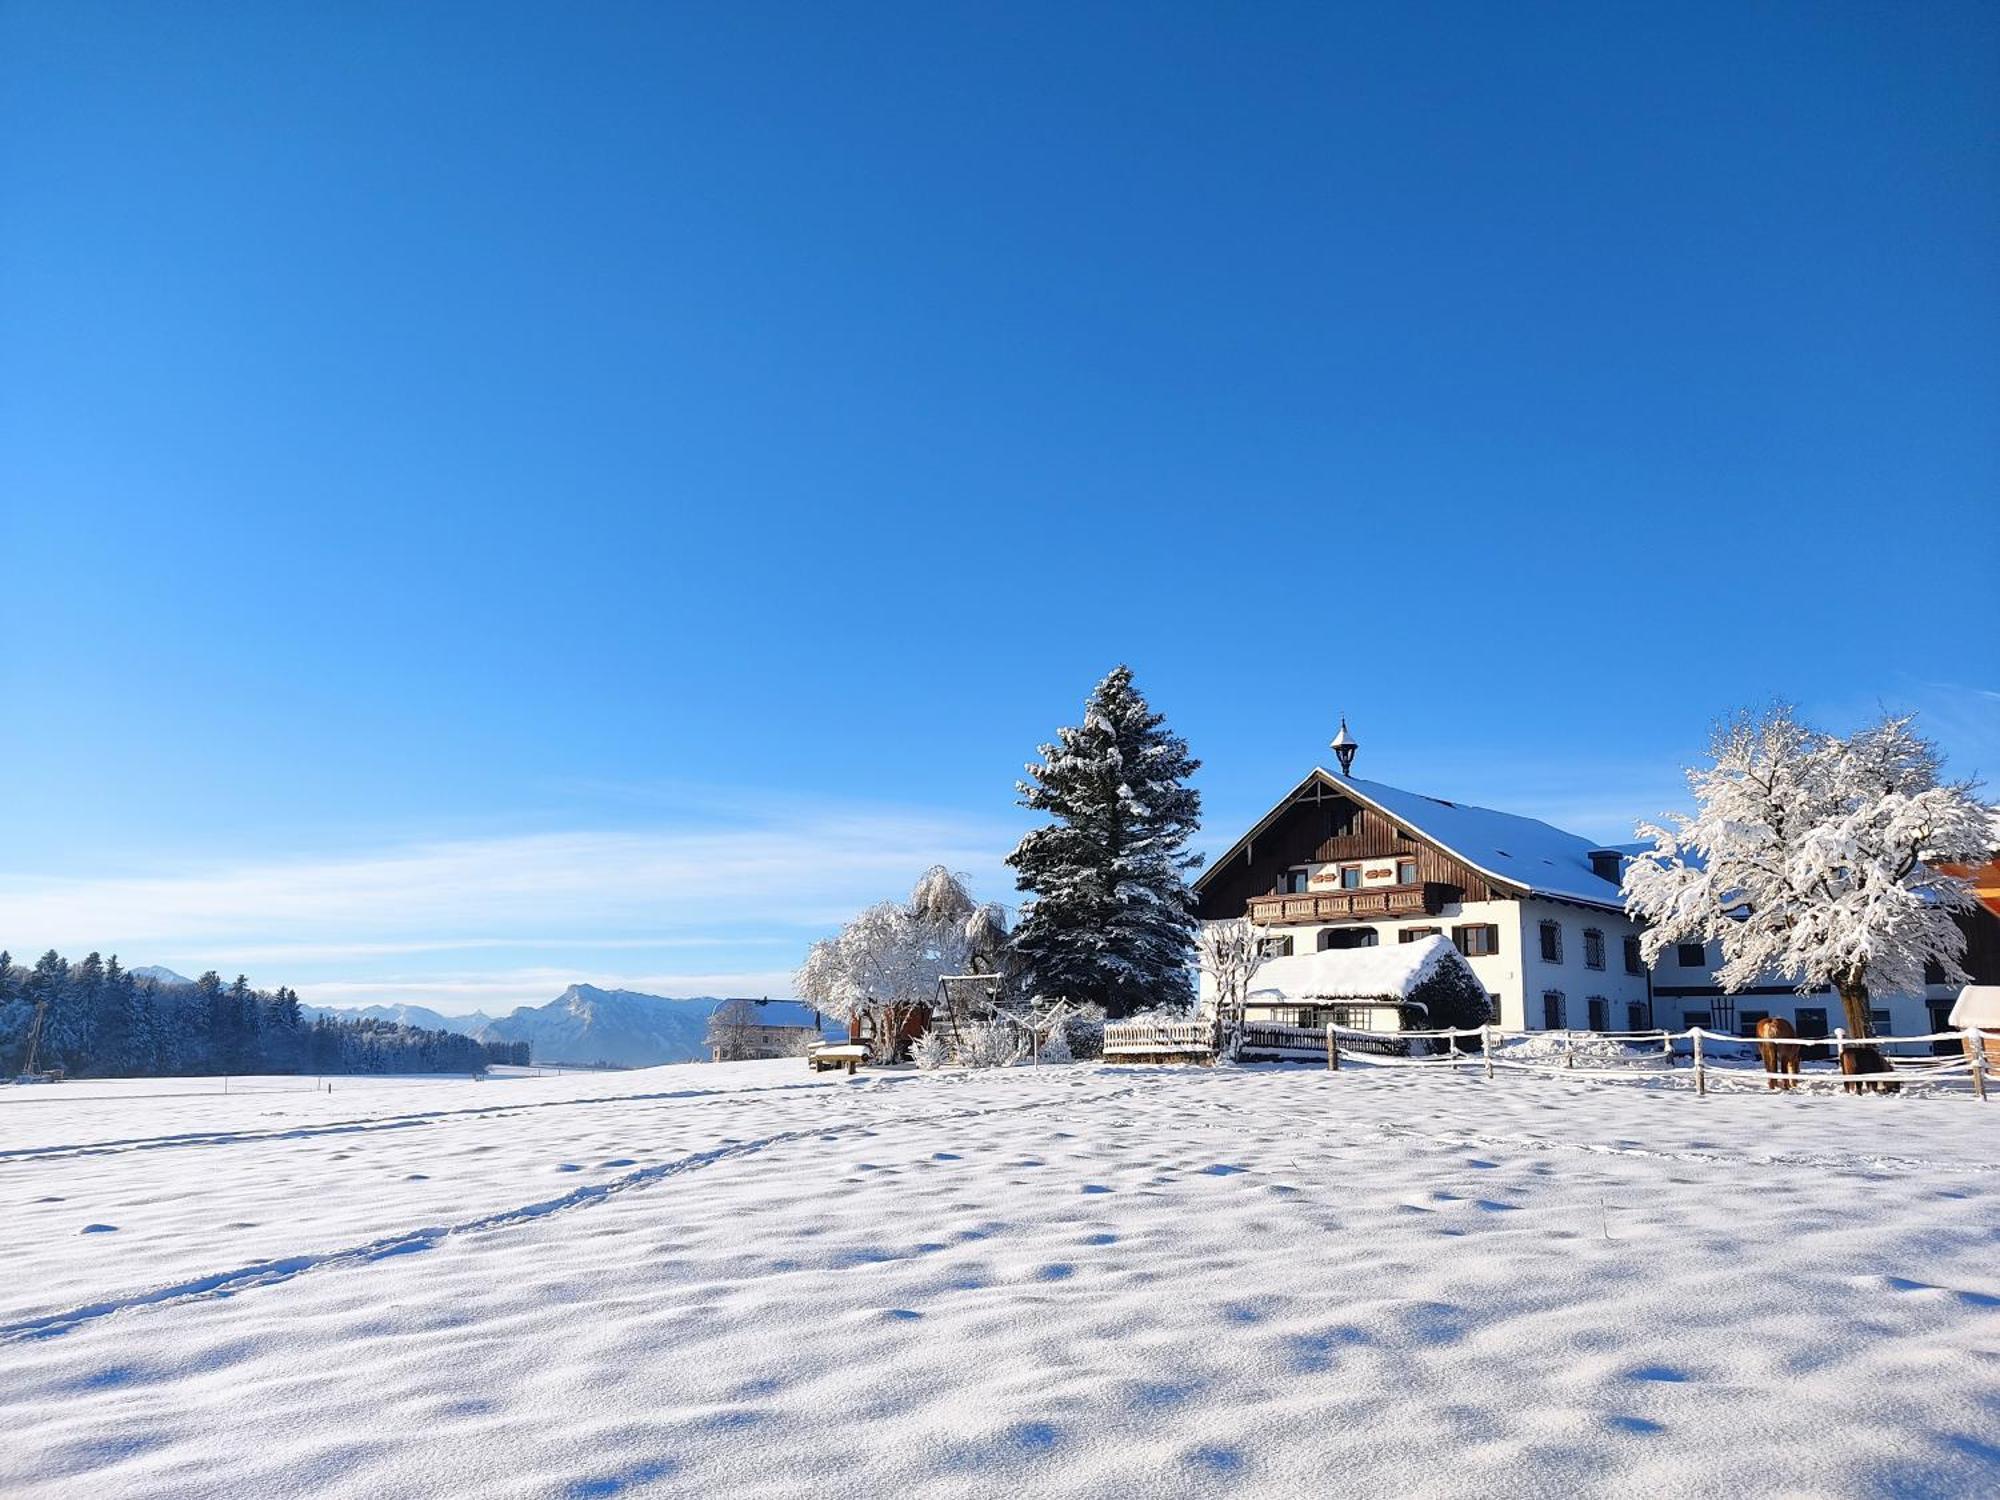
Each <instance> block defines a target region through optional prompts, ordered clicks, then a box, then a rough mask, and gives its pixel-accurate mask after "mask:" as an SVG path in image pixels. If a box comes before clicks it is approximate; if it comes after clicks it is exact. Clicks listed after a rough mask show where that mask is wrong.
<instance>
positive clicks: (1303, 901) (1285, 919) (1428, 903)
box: [1246, 880, 1449, 927]
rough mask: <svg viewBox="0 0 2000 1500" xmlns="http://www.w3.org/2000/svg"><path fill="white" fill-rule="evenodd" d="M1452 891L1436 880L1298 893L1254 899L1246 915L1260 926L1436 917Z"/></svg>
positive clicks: (1251, 900) (1252, 898) (1253, 897)
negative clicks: (1370, 918) (1447, 893)
mask: <svg viewBox="0 0 2000 1500" xmlns="http://www.w3.org/2000/svg"><path fill="white" fill-rule="evenodd" d="M1448 889H1449V888H1448V887H1446V886H1444V885H1441V884H1439V883H1438V882H1437V881H1434V880H1433V881H1424V882H1422V883H1420V884H1417V885H1391V886H1383V887H1381V888H1379V889H1377V890H1372V891H1310V892H1308V891H1295V892H1291V893H1289V894H1285V895H1278V896H1252V897H1251V898H1250V909H1249V911H1248V912H1247V913H1246V915H1247V916H1248V917H1249V918H1250V920H1251V921H1252V922H1253V923H1255V924H1256V925H1257V926H1259V927H1282V926H1285V925H1286V924H1287V923H1292V922H1347V921H1352V920H1355V919H1357V918H1362V917H1421V916H1436V915H1437V914H1438V913H1439V912H1440V911H1442V910H1443V909H1444V903H1445V901H1446V899H1447V897H1446V891H1447V890H1448Z"/></svg>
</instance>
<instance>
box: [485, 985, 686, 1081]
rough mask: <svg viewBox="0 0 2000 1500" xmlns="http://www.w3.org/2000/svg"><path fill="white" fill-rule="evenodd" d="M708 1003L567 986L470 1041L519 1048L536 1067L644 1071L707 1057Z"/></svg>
mask: <svg viewBox="0 0 2000 1500" xmlns="http://www.w3.org/2000/svg"><path fill="white" fill-rule="evenodd" d="M716 1003H717V1002H716V1000H715V997H714V996H712V995H703V996H699V997H697V998H695V999H691V1000H670V999H667V998H666V997H665V996H662V995H642V994H640V993H639V992H638V991H637V990H601V989H599V988H598V987H597V986H596V985H594V984H573V985H571V986H570V987H569V988H568V989H566V990H564V991H563V992H562V993H561V994H560V995H558V996H556V998H555V999H553V1000H551V1001H550V1002H549V1003H548V1004H547V1005H524V1006H522V1007H521V1008H520V1009H519V1010H517V1011H515V1012H514V1013H513V1014H512V1015H510V1016H503V1017H501V1019H499V1020H497V1021H493V1022H491V1023H489V1024H488V1025H487V1026H485V1027H484V1028H482V1029H481V1030H480V1031H479V1032H478V1033H477V1035H478V1036H479V1038H480V1040H482V1041H489V1042H526V1043H527V1044H528V1047H529V1051H530V1054H531V1055H532V1056H533V1058H534V1060H535V1061H536V1062H549V1063H557V1062H567V1063H617V1064H619V1065H621V1066H624V1067H631V1068H650V1067H653V1066H656V1065H657V1064H659V1063H670V1062H696V1061H699V1060H701V1059H702V1058H705V1057H706V1056H708V1049H707V1048H706V1047H705V1046H704V1045H703V1044H702V1039H703V1037H705V1036H706V1035H707V1033H708V1017H709V1013H710V1012H711V1011H713V1010H714V1009H715V1007H716Z"/></svg>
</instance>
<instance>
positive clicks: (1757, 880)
mask: <svg viewBox="0 0 2000 1500" xmlns="http://www.w3.org/2000/svg"><path fill="white" fill-rule="evenodd" d="M1910 724H1911V720H1910V719H1909V718H1908V717H1898V716H1894V715H1892V716H1889V717H1886V718H1884V719H1883V720H1882V721H1881V722H1880V723H1878V724H1874V725H1872V726H1870V727H1869V728H1867V729H1864V730H1862V731H1861V732H1860V733H1858V734H1855V735H1853V736H1851V737H1850V738H1847V739H1840V738H1837V737H1835V736H1833V735H1830V734H1825V733H1822V732H1820V731H1819V730H1816V729H1813V728H1810V727H1808V726H1806V725H1804V724H1801V723H1799V722H1798V721H1797V719H1796V718H1795V717H1794V716H1793V713H1792V711H1791V710H1790V709H1789V708H1778V709H1775V710H1773V711H1772V712H1770V713H1768V714H1765V715H1763V716H1762V717H1754V718H1753V717H1750V716H1747V715H1745V716H1739V717H1738V718H1737V719H1735V720H1733V721H1732V722H1730V723H1728V724H1725V725H1722V726H1720V727H1719V728H1718V729H1717V730H1716V733H1715V737H1714V740H1713V741H1712V743H1711V745H1710V752H1711V754H1712V756H1713V758H1714V764H1713V765H1710V766H1704V767H1696V768H1694V769H1692V770H1690V771H1689V772H1688V785H1689V787H1690V788H1691V789H1692V791H1693V793H1694V799H1695V806H1696V811H1695V814H1694V816H1693V817H1686V816H1679V815H1676V816H1675V817H1673V818H1672V819H1670V821H1671V823H1672V825H1673V826H1672V827H1671V828H1662V827H1659V826H1656V825H1653V824H1641V825H1640V826H1639V835H1640V837H1641V838H1643V839H1646V840H1649V841H1650V842H1651V843H1652V845H1653V847H1652V849H1651V850H1649V851H1647V852H1646V853H1645V854H1643V855H1641V856H1640V857H1639V858H1637V859H1635V860H1634V861H1633V862H1632V863H1631V865H1630V866H1629V867H1628V869H1627V871H1626V874H1625V903H1626V908H1627V910H1628V911H1630V912H1631V913H1632V915H1633V916H1635V917H1642V918H1644V919H1645V920H1646V921H1647V922H1648V923H1649V924H1651V925H1650V926H1649V927H1648V928H1647V930H1646V932H1645V935H1644V936H1643V937H1642V939H1641V944H1642V949H1643V951H1644V954H1645V957H1646V960H1647V962H1649V963H1650V962H1652V961H1653V960H1654V959H1656V958H1657V957H1658V956H1659V954H1660V952H1661V951H1662V950H1663V949H1665V948H1668V947H1670V946H1672V945H1673V944H1676V943H1682V942H1688V943H1694V942H1702V943H1707V942H1715V943H1719V944H1720V945H1721V948H1722V956H1723V959H1724V962H1723V965H1722V967H1721V968H1720V969H1718V970H1717V971H1716V980H1717V982H1718V983H1720V984H1721V985H1722V987H1723V988H1724V989H1726V990H1729V991H1731V992H1732V993H1733V992H1735V991H1737V990H1740V989H1743V988H1744V987H1746V986H1748V985H1751V984H1754V983H1756V982H1757V980H1758V979H1759V978H1760V977H1766V976H1771V975H1776V976H1779V977H1782V978H1784V979H1787V980H1790V981H1791V982H1792V983H1794V984H1796V985H1797V986H1798V987H1799V989H1800V990H1801V991H1810V990H1815V989H1819V988H1821V987H1823V986H1828V985H1830V986H1832V987H1833V989H1834V990H1835V992H1836V993H1838V994H1839V996H1840V1001H1841V1008H1842V1010H1843V1011H1844V1012H1845V1014H1846V1026H1847V1031H1848V1034H1849V1035H1851V1036H1867V1035H1869V1024H1868V997H1869V993H1870V991H1871V990H1874V991H1877V992H1881V993H1891V994H1896V993H1901V994H1908V993H1912V992H1921V990H1922V988H1923V984H1924V967H1925V965H1926V964H1932V963H1934V964H1937V965H1938V966H1939V967H1941V968H1942V969H1943V970H1944V973H1945V975H1946V977H1947V978H1948V979H1950V980H1952V981H1953V982H1955V983H1960V984H1963V983H1965V982H1966V979H1967V976H1966V974H1965V971H1964V969H1963V968H1962V967H1961V966H1960V963H1959V960H1960V959H1961V958H1962V957H1963V956H1964V953H1965V933H1964V931H1963V930H1962V929H1961V928H1960V926H1959V924H1958V922H1957V921H1956V920H1955V917H1956V916H1957V914H1958V913H1959V912H1961V911H1964V910H1966V909H1967V908H1969V907H1970V905H1971V904H1972V896H1971V893H1970V891H1969V890H1968V889H1967V888H1966V886H1965V884H1964V882H1963V881H1960V880H1958V879H1956V878H1954V877H1952V876H1950V875H1947V874H1944V873H1943V872H1941V871H1940V870H1938V869H1937V868H1936V865H1937V864H1938V863H1944V864H1954V863H1973V864H1976V863H1979V862H1980V861H1982V860H1984V859H1985V858H1986V856H1987V855H1988V854H1989V853H1990V852H1991V847H1992V843H1993V826H1992V814H1991V812H1990V810H1989V809H1988V808H1986V807H1985V806H1983V805H1982V804H1981V803H1980V801H1979V800H1978V798H1977V797H1975V796H1974V795H1973V784H1972V783H1971V782H1962V781H1961V782H1946V781H1943V780H1941V779H1940V772H1941V771H1942V769H1943V762H1942V760H1941V758H1940V757H1939V755H1938V752H1937V749H1936V747H1935V746H1933V745H1932V744H1931V743H1930V742H1929V741H1928V740H1925V739H1922V738H1920V737H1918V736H1917V735H1916V734H1914V733H1912V732H1911V729H1910Z"/></svg>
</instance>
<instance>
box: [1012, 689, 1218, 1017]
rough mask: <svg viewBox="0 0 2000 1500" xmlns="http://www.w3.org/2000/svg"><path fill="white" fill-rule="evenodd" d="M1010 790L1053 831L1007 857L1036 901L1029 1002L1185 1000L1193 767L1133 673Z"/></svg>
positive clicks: (1026, 946) (1130, 1005) (1126, 1007)
mask: <svg viewBox="0 0 2000 1500" xmlns="http://www.w3.org/2000/svg"><path fill="white" fill-rule="evenodd" d="M1041 754H1042V758H1041V760H1040V761H1038V762H1036V763H1034V764H1032V765H1030V766H1029V767H1028V768H1027V770H1028V779H1027V780H1025V781H1023V782H1021V783H1020V784H1019V785H1018V787H1017V790H1018V791H1019V793H1020V800H1021V805H1022V806H1023V807H1026V808H1029V809H1031V810H1032V811H1035V812H1039V813H1046V814H1048V815H1050V818H1051V821H1050V822H1049V823H1048V824H1046V825H1045V826H1043V827H1041V828H1037V829H1035V830H1034V831H1033V832H1031V833H1030V834H1028V836H1027V837H1026V838H1024V839H1022V840H1021V842H1020V845H1019V846H1018V847H1017V848H1016V849H1015V850H1014V852H1013V853H1012V854H1011V855H1009V856H1008V858H1007V863H1008V864H1009V865H1011V866H1012V867H1013V868H1014V871H1015V875H1016V877H1017V879H1016V884H1017V886H1018V887H1019V889H1021V890H1023V891H1029V892H1032V893H1033V895H1034V899H1033V900H1032V901H1030V902H1029V903H1027V905H1026V906H1025V907H1024V908H1023V910H1022V914H1021V923H1020V926H1019V927H1018V928H1017V929H1016V930H1015V934H1014V951H1015V952H1016V954H1017V955H1018V956H1019V959H1020V962H1021V965H1022V968H1023V969H1024V971H1025V974H1026V978H1027V980H1028V982H1029V984H1030V986H1031V988H1032V990H1033V992H1034V993H1035V994H1037V995H1040V996H1042V997H1044V998H1046V999H1056V998H1058V997H1065V998H1068V999H1070V1000H1072V1001H1076V1002H1080V1003H1089V1004H1096V1005H1100V1006H1102V1007H1103V1008H1104V1009H1105V1011H1106V1012H1107V1013H1109V1014H1111V1015H1114V1016H1118V1015H1124V1014H1125V1013H1127V1012H1128V1011H1131V1010H1135V1009H1138V1008H1140V1007H1143V1006H1148V1005H1158V1004H1168V1005H1175V1006H1186V1005H1187V1004H1188V1003H1189V1002H1190V1001H1192V999H1193V998H1194V997H1193V986H1192V985H1191V984H1190V982H1189V970H1188V960H1189V956H1190V955H1189V948H1190V947H1191V945H1192V938H1193V932H1194V927H1195V917H1194V897H1193V893H1192V892H1191V891H1190V890H1189V889H1188V884H1187V876H1188V873H1189V872H1190V871H1192V870H1194V869H1196V868H1198V867H1199V866H1200V864H1201V857H1200V856H1199V855H1196V854H1190V853H1189V852H1188V850H1187V843H1188V839H1189V838H1190V837H1191V836H1192V835H1193V833H1194V831H1195V829H1196V827H1197V826H1198V825H1199V823H1200V821H1201V794H1200V793H1198V792H1197V791H1195V790H1194V789H1193V788H1192V787H1190V786H1188V785H1187V784H1186V783H1187V778H1188V777H1189V776H1191V775H1192V774H1193V773H1194V772H1195V770H1196V769H1198V767H1199V766H1200V764H1201V763H1200V762H1199V761H1197V760H1195V759H1194V758H1193V757H1192V756H1191V755H1189V754H1188V747H1187V742H1186V741H1185V740H1183V739H1181V738H1180V737H1179V736H1178V735H1176V734H1173V733H1172V732H1170V731H1169V730H1168V729H1167V728H1166V724H1165V720H1164V719H1163V717H1162V716H1161V715H1159V714H1157V713H1154V712H1153V710H1152V709H1151V708H1150V707H1149V706H1148V705H1147V703H1146V700H1145V698H1144V697H1143V696H1141V694H1140V693H1139V691H1138V689H1137V688H1135V687H1134V686H1133V685H1132V672H1131V669H1130V668H1129V667H1119V668H1117V669H1116V670H1115V671H1113V672H1112V673H1111V675H1110V676H1108V677H1106V678H1105V679H1104V680H1103V681H1102V682H1100V683H1099V684H1098V685H1097V687H1096V688H1095V690H1093V691H1092V693H1091V695H1090V700H1089V702H1088V703H1087V704H1086V705H1085V706H1084V715H1083V723H1082V724H1081V725H1080V726H1076V727H1072V728H1064V729H1060V730H1058V731H1057V739H1056V743H1054V744H1052V745H1044V746H1042V747H1041Z"/></svg>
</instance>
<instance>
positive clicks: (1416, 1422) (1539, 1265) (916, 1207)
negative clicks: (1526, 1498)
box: [0, 1062, 2000, 1500]
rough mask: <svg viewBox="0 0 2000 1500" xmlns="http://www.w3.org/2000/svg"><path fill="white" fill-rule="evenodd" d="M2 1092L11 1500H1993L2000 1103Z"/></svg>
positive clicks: (435, 1089)
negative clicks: (438, 1499)
mask: <svg viewBox="0 0 2000 1500" xmlns="http://www.w3.org/2000/svg"><path fill="white" fill-rule="evenodd" d="M216 1087H217V1085H216V1084H214V1083H212V1082H210V1081H206V1080H171V1081H162V1082H156V1083H145V1084H95V1083H75V1084H69V1085H63V1086H58V1087H54V1088H42V1089H25V1088H24V1089H4V1090H0V1266H4V1268H5V1276H4V1279H0V1494H5V1495H7V1496H9V1497H13V1500H29V1497H55V1496H88V1497H90V1500H112V1497H118V1496H135V1495H148V1496H176V1497H181V1496H200V1495H231V1496H243V1497H256V1500H272V1497H283V1496H292V1495H339V1496H353V1497H357V1500H359V1497H367V1500H384V1497H394V1496H406V1495H409V1496H414V1495H426V1496H462V1495H479V1496H489V1497H513V1496H522V1497H526V1496H565V1497H566V1496H579V1497H581V1496H604V1495H617V1494H642V1493H652V1494H662V1495H666V1494H673V1495H700V1496H704V1497H710V1496H750V1495H770V1496H793V1495H800V1496H803V1495H817V1494H843V1495H855V1496H864V1495H865V1496H895V1497H899V1500H900V1497H909V1496H933V1495H935V1496H972V1495H1023V1496H1035V1495H1101V1496H1132V1495H1163V1496H1164V1495H1211V1494H1212V1495H1226V1494H1245V1495H1249V1494H1256V1495H1304V1494H1309V1493H1310V1494H1343V1493H1344V1494H1355V1495H1367V1494H1390V1495H1404V1494H1423V1495H1468V1496H1474V1495H1476V1496H1516V1495H1533V1494H1549V1495H1571V1494H1619V1495H1633V1496H1642V1495H1643V1496H1656V1495H1692V1494H1713V1495H1721V1496H1740V1495H1779V1494H1784V1495H1816V1496H1817V1495H1881V1496H1919V1495H1991V1494H1994V1493H1996V1492H2000V1213H1996V1207H1995V1196H1994V1190H1995V1188H1996V1187H2000V1102H1996V1103H1994V1104H1991V1105H1978V1104H1975V1103H1973V1102H1971V1101H1970V1100H1967V1099H1963V1098H1951V1099H1922V1098H1910V1097H1902V1098H1891V1099H1883V1098H1865V1099H1850V1098H1846V1097H1819V1098H1810V1099H1806V1098H1781V1097H1763V1096H1751V1095H1712V1096H1711V1097H1709V1098H1707V1099H1696V1098H1693V1097H1692V1096H1690V1095H1688V1094H1686V1093H1670V1092H1665V1091H1655V1090H1647V1089H1642V1088H1635V1087H1629V1086H1619V1085H1616V1084H1602V1083H1590V1082H1574V1081H1566V1080H1556V1079H1535V1078H1523V1077H1515V1078H1508V1079H1502V1080H1501V1081H1498V1082H1496V1083H1491V1084H1489V1083H1484V1082H1482V1081H1480V1080H1479V1079H1477V1078H1476V1077H1471V1076H1459V1077H1441V1076H1434V1075H1417V1074H1413V1073H1411V1072H1408V1071H1395V1070H1387V1069H1384V1070H1371V1069H1368V1068H1365V1067H1354V1068H1350V1069H1347V1070H1344V1071H1343V1072H1341V1073H1339V1074H1328V1073H1325V1072H1323V1071H1318V1070H1313V1069H1302V1070H1299V1071H1295V1072H1281V1071H1276V1070H1263V1069H1243V1070H1229V1069H1218V1070H1215V1071H1203V1070H1187V1071H1169V1070H1155V1069H1124V1070H1116V1069H1102V1068H1091V1067H1083V1066H1073V1067H1067V1068H1047V1069H1043V1070H1040V1071H1039V1072H1036V1071H1030V1070H1026V1069H1020V1070H1014V1071H1012V1072H1008V1073H1000V1074H995V1073H987V1074H976V1075H975V1074H929V1075H920V1074H904V1075H882V1074H877V1075H873V1076H870V1075H867V1074H864V1075H862V1076H861V1077H859V1078H855V1079H848V1078H845V1077H838V1076H829V1077H826V1078H822V1079H818V1080H814V1079H812V1078H811V1077H810V1075H808V1074H807V1073H806V1072H805V1070H804V1068H803V1067H802V1066H801V1065H800V1064H799V1063H797V1062H782V1063H742V1064H732V1065H726V1066H719V1067H718V1066H687V1067H676V1068H661V1069H654V1070H651V1071H648V1072H640V1073H619V1074H610V1075H595V1076H570V1077H547V1078H533V1077H527V1078H513V1079H504V1080H491V1081H487V1082H484V1083H471V1082H467V1081H463V1080H459V1081H447V1080H435V1079H433V1080H404V1079H388V1080H382V1081H380V1082H374V1083H361V1082H357V1081H353V1080H342V1081H340V1082H338V1083H337V1084H336V1086H335V1089H334V1092H333V1093H331V1094H326V1093H314V1092H309V1091H307V1088H305V1087H301V1086H300V1083H299V1081H298V1080H264V1081H262V1082H261V1083H260V1084H258V1085H256V1086H255V1087H254V1088H252V1089H250V1090H249V1091H239V1090H242V1089H243V1085H242V1084H241V1083H240V1082H239V1083H238V1084H235V1085H233V1086H232V1092H231V1094H230V1095H229V1096H227V1097H224V1096H222V1095H220V1094H219V1093H217V1092H215V1091H214V1090H215V1089H216Z"/></svg>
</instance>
